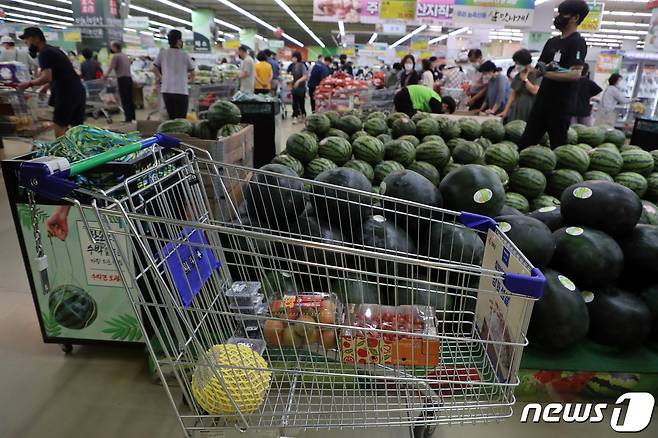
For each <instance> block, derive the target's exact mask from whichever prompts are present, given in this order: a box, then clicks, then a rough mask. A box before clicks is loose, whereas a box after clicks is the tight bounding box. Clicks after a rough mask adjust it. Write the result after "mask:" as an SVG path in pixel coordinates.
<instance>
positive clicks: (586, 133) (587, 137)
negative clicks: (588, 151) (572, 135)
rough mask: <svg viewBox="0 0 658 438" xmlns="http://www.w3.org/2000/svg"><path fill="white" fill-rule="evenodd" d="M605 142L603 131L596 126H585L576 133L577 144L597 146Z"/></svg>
mask: <svg viewBox="0 0 658 438" xmlns="http://www.w3.org/2000/svg"><path fill="white" fill-rule="evenodd" d="M604 141H605V131H604V130H603V129H601V128H600V127H598V126H587V127H585V128H583V129H581V130H580V132H579V133H578V142H580V143H587V144H588V145H590V146H598V145H600V144H601V143H603V142H604Z"/></svg>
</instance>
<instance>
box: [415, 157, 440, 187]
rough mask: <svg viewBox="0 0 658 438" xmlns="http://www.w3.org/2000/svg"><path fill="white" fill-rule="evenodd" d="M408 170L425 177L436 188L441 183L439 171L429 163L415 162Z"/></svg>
mask: <svg viewBox="0 0 658 438" xmlns="http://www.w3.org/2000/svg"><path fill="white" fill-rule="evenodd" d="M407 168H408V169H409V170H413V171H414V172H416V173H418V174H420V175H422V176H424V177H425V178H427V180H428V181H430V182H431V183H432V184H434V185H435V186H438V185H439V183H440V182H441V175H440V174H439V171H438V170H437V169H436V167H434V166H433V165H432V164H430V163H428V162H427V161H414V162H413V163H411V164H410V165H409V166H408V167H407Z"/></svg>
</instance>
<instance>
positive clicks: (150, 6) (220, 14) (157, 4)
mask: <svg viewBox="0 0 658 438" xmlns="http://www.w3.org/2000/svg"><path fill="white" fill-rule="evenodd" d="M101 1H102V0H101ZM539 1H540V2H541V0H539ZM548 1H549V2H551V3H553V4H554V5H557V4H558V3H559V0H548ZM70 3H71V2H70V0H0V8H2V9H4V11H5V14H6V17H5V18H6V19H8V20H22V21H32V22H35V21H36V22H37V23H40V24H48V20H50V21H58V22H64V23H66V22H69V21H70V20H71V18H70V17H71V12H70V10H71V5H70ZM542 3H543V2H542ZM603 3H605V12H604V13H605V15H604V21H603V25H602V26H601V30H600V31H599V32H598V34H590V35H588V36H587V38H588V39H589V40H590V43H591V44H594V45H601V46H606V45H610V46H611V47H615V48H617V47H619V46H620V44H621V42H622V41H623V40H627V41H628V40H635V41H637V42H638V47H641V46H642V43H641V42H642V41H643V40H644V32H646V30H647V28H648V26H649V24H648V23H649V17H650V14H649V11H647V10H646V3H647V2H646V0H608V1H603ZM193 8H210V9H213V10H214V11H215V17H216V19H219V20H221V22H220V25H219V29H220V30H222V31H225V32H229V33H230V32H235V30H236V29H237V28H255V29H257V31H258V33H259V35H260V36H262V37H264V38H272V37H274V33H273V29H276V28H281V29H283V31H284V32H285V37H286V38H287V39H288V41H287V42H288V43H293V42H294V41H298V42H300V43H302V44H304V45H318V44H319V43H318V40H320V41H322V42H323V44H325V45H327V46H335V45H336V43H337V39H338V34H339V28H338V24H337V23H318V22H314V21H313V18H312V17H313V0H180V1H177V0H134V1H131V9H130V14H131V15H133V16H144V15H146V16H148V17H149V18H150V21H151V24H152V25H153V30H156V28H160V27H169V26H182V25H186V24H187V25H188V26H187V27H189V28H191V26H190V25H191V23H190V21H191V17H190V11H191V9H193ZM286 9H287V10H288V11H290V12H291V13H292V15H295V16H296V18H297V19H295V17H293V16H292V15H291V14H289V13H288V11H286ZM62 17H64V18H62ZM51 24H55V23H51ZM374 27H375V26H374V25H373V24H352V23H348V24H345V32H346V33H348V34H349V33H353V34H355V42H356V43H357V44H365V43H368V41H369V40H370V38H371V36H372V34H373V32H374V30H375V29H374ZM412 30H413V28H407V31H408V32H409V31H412ZM450 30H452V29H445V28H444V29H443V33H446V32H448V31H450ZM440 33H441V32H440V31H438V32H437V30H436V29H432V27H429V28H427V29H426V30H425V31H424V32H423V34H424V35H425V34H426V35H427V36H428V37H434V36H438V35H440ZM521 36H522V35H521V33H520V32H517V31H515V32H509V33H504V32H492V33H491V34H490V37H491V38H492V39H503V40H507V39H510V40H515V39H518V38H520V37H521ZM316 38H317V39H316ZM397 39H399V36H398V37H394V36H384V35H380V36H378V38H377V41H378V42H388V43H393V42H394V41H396V40H397Z"/></svg>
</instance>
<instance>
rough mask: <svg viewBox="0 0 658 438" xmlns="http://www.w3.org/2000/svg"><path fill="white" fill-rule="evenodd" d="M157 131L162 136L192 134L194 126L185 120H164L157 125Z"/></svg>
mask: <svg viewBox="0 0 658 438" xmlns="http://www.w3.org/2000/svg"><path fill="white" fill-rule="evenodd" d="M157 131H158V132H160V133H162V134H186V135H192V134H194V125H193V124H192V122H190V121H189V120H187V119H173V120H165V121H164V122H162V123H160V124H159V125H158V128H157Z"/></svg>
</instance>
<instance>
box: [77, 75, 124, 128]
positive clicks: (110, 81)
mask: <svg viewBox="0 0 658 438" xmlns="http://www.w3.org/2000/svg"><path fill="white" fill-rule="evenodd" d="M83 84H84V86H85V91H86V92H87V100H86V113H87V115H90V116H92V117H93V118H94V119H97V118H99V117H100V116H101V114H102V115H103V117H105V120H106V121H107V123H112V116H111V114H113V113H118V112H121V111H123V110H122V108H121V105H120V102H121V97H120V96H119V87H117V84H116V79H114V78H104V79H94V80H91V81H84V82H83Z"/></svg>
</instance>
